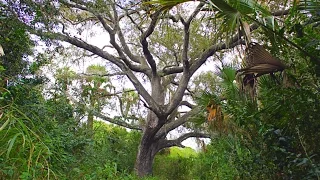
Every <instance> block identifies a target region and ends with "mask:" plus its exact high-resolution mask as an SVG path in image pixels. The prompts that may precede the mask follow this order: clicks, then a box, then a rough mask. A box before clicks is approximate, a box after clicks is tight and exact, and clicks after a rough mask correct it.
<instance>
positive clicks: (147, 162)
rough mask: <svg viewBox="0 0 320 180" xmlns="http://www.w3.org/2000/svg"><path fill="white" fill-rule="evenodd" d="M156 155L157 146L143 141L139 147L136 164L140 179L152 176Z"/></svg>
mask: <svg viewBox="0 0 320 180" xmlns="http://www.w3.org/2000/svg"><path fill="white" fill-rule="evenodd" d="M155 154H156V149H155V145H154V144H152V142H145V141H143V140H142V141H141V143H140V146H139V150H138V154H137V159H136V164H135V170H136V173H137V174H138V176H139V177H144V176H147V175H151V174H152V165H153V160H154V157H155Z"/></svg>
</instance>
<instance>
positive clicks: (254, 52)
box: [237, 42, 285, 77]
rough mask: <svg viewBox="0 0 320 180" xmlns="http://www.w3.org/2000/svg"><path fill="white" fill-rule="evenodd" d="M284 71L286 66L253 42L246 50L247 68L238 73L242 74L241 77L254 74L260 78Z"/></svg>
mask: <svg viewBox="0 0 320 180" xmlns="http://www.w3.org/2000/svg"><path fill="white" fill-rule="evenodd" d="M284 69H285V65H284V64H283V63H282V62H281V61H280V60H279V59H277V58H275V57H273V56H272V55H271V54H270V53H269V52H268V51H267V50H265V49H264V48H263V47H262V46H261V45H259V44H258V43H254V42H252V43H250V44H249V46H248V48H247V49H246V59H245V68H242V69H240V70H238V71H237V72H241V75H246V74H254V77H259V76H261V75H264V74H269V73H274V72H278V71H283V70H284Z"/></svg>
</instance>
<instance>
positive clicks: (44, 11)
mask: <svg viewBox="0 0 320 180" xmlns="http://www.w3.org/2000/svg"><path fill="white" fill-rule="evenodd" d="M157 2H160V1H156V2H155V3H149V2H144V3H141V2H139V1H121V0H119V1H118V0H116V1H113V0H106V1H103V0H96V1H86V0H56V1H49V0H41V1H32V0H28V1H24V2H15V1H10V0H9V1H8V3H7V8H8V10H10V11H11V12H12V13H14V14H15V15H16V16H18V17H20V19H21V21H23V22H24V23H25V25H26V26H28V29H29V30H30V33H33V34H36V35H38V36H40V37H41V38H42V39H44V40H46V41H47V40H56V41H62V42H68V43H70V44H72V45H74V46H76V47H78V48H80V49H82V50H85V51H86V53H87V54H88V55H89V56H92V55H94V56H97V57H100V58H101V59H103V60H105V61H108V63H109V64H111V66H112V67H113V68H114V71H115V73H117V74H118V75H123V76H125V77H126V78H127V79H128V80H129V81H130V82H131V83H132V85H133V86H134V89H135V90H136V92H137V93H138V94H139V97H140V100H141V102H142V103H143V105H144V108H145V109H146V110H147V115H146V116H145V119H144V122H143V123H129V122H131V121H129V120H128V119H127V118H128V117H124V118H122V119H119V118H117V119H115V118H112V117H107V116H106V115H105V114H103V113H101V112H95V116H97V117H100V118H102V119H104V120H106V121H109V122H111V123H114V124H117V125H120V126H124V127H127V128H131V129H138V130H141V131H142V134H143V135H142V139H141V141H140V146H139V151H138V154H137V159H136V165H135V168H136V171H137V174H138V175H139V176H144V175H147V174H150V173H152V164H153V159H154V157H155V155H156V153H157V152H159V151H160V150H161V149H163V148H168V147H172V146H182V144H181V143H182V141H184V140H186V139H188V138H190V137H200V138H201V137H203V138H208V137H210V135H209V134H207V133H204V132H199V131H191V132H188V133H185V134H182V135H181V136H180V137H178V138H177V139H173V140H168V139H167V138H166V137H167V134H168V133H169V132H171V131H173V130H175V129H177V128H178V127H180V126H183V125H185V124H186V123H189V122H190V120H191V117H193V116H195V115H197V114H199V113H200V112H202V110H203V109H201V108H200V107H199V106H195V105H193V104H192V103H193V102H189V101H188V100H192V98H193V96H192V95H193V93H192V92H191V91H190V89H192V88H191V83H190V82H191V80H192V77H193V76H194V75H195V73H196V72H197V70H198V69H199V68H200V67H201V66H202V65H203V64H205V63H206V62H207V61H208V60H210V59H214V58H213V55H215V53H217V52H223V51H225V50H228V49H232V48H234V47H235V46H237V45H241V44H243V45H245V44H246V43H248V42H250V40H251V36H252V34H251V32H252V31H254V30H256V29H257V28H258V27H259V26H262V27H264V28H268V26H270V24H272V22H268V21H267V20H268V18H266V17H272V16H282V15H284V14H286V13H288V11H281V12H280V11H277V12H274V13H269V12H268V11H267V10H266V9H264V8H263V7H262V6H260V5H259V4H257V3H255V2H254V1H252V2H254V3H250V2H251V1H250V2H249V1H232V2H229V3H227V2H225V1H222V0H219V1H200V2H192V3H190V4H182V5H180V6H177V7H176V8H173V9H172V10H170V8H172V7H173V6H175V5H177V4H178V3H180V2H184V1H175V2H174V1H162V4H158V3H157ZM172 2H174V3H172ZM239 2H240V3H239ZM160 3H161V2H160ZM237 3H238V4H237ZM213 18H214V19H216V20H217V21H212V19H213ZM257 18H260V20H265V21H259V20H256V19H257ZM219 19H220V20H221V21H218V20H219ZM261 22H262V23H261ZM250 23H251V25H250ZM88 25H89V27H90V28H88ZM98 29H103V32H104V33H105V34H106V35H107V36H102V37H103V38H101V41H102V42H103V41H104V42H105V43H104V46H99V45H97V44H94V43H93V42H90V41H85V40H84V38H83V37H82V33H83V31H86V32H93V33H94V32H95V31H96V30H98ZM181 107H184V109H186V108H188V110H187V111H184V112H179V110H181Z"/></svg>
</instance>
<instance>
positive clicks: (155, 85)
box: [135, 75, 166, 177]
mask: <svg viewBox="0 0 320 180" xmlns="http://www.w3.org/2000/svg"><path fill="white" fill-rule="evenodd" d="M151 86H152V92H151V95H152V97H153V98H154V100H155V101H156V102H157V103H158V104H159V105H163V104H164V100H165V91H164V87H163V86H162V84H161V78H160V77H159V76H157V75H155V76H154V77H153V78H152V80H151ZM165 122H166V121H165V119H159V117H157V115H156V114H155V113H154V112H152V111H151V110H149V112H148V116H147V119H146V126H145V127H144V129H143V135H142V138H141V141H140V146H139V150H138V154H137V159H136V163H135V170H136V173H137V174H138V176H139V177H143V176H147V175H151V174H152V165H153V160H154V157H155V155H156V153H157V152H158V151H159V150H160V149H159V140H155V138H154V137H155V135H156V133H157V131H158V130H159V129H160V127H161V126H162V125H163V124H164V123H165Z"/></svg>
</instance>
